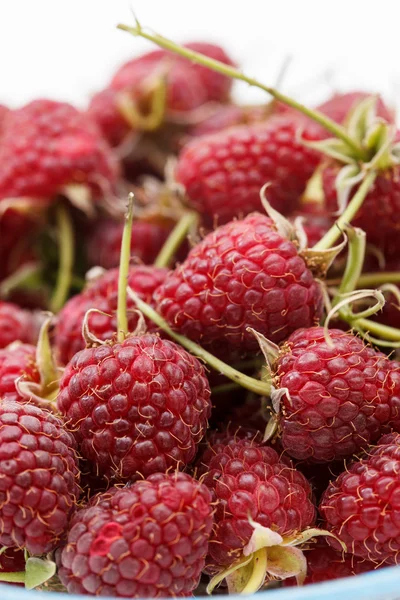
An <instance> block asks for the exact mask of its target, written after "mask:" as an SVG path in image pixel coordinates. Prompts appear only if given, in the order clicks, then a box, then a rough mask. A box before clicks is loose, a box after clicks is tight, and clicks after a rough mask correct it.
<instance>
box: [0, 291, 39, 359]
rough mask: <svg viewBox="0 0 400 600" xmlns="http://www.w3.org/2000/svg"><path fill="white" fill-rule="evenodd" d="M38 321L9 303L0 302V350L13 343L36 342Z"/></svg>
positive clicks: (31, 314) (32, 315)
mask: <svg viewBox="0 0 400 600" xmlns="http://www.w3.org/2000/svg"><path fill="white" fill-rule="evenodd" d="M37 334H38V320H37V319H36V318H35V315H34V314H33V313H31V312H29V311H27V310H23V309H22V308H20V307H19V306H17V305H16V304H12V303H11V302H0V348H5V347H6V346H8V344H11V343H12V342H15V341H20V342H25V343H27V344H29V343H32V342H34V341H36V338H37Z"/></svg>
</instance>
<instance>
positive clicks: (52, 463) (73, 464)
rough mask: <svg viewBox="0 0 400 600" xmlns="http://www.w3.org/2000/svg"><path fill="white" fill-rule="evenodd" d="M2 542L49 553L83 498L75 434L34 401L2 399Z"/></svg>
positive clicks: (0, 444) (0, 407) (0, 520)
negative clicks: (36, 405)
mask: <svg viewBox="0 0 400 600" xmlns="http://www.w3.org/2000/svg"><path fill="white" fill-rule="evenodd" d="M0 480H1V490H0V507H1V508H0V543H1V544H2V545H4V546H8V547H11V548H25V549H26V550H27V551H28V552H29V553H31V554H44V553H45V552H50V551H51V550H53V549H54V548H55V547H56V546H57V545H58V543H59V541H60V539H61V537H62V536H63V534H64V532H65V530H66V527H67V525H68V520H69V517H70V515H71V512H72V511H73V509H74V507H75V505H76V502H77V499H78V497H79V492H80V490H79V486H78V482H79V472H78V466H77V457H76V454H75V441H74V438H73V436H72V435H71V434H70V433H68V432H67V431H65V430H64V425H63V423H62V421H61V420H60V419H58V418H57V417H55V416H54V415H52V414H50V413H48V412H47V411H44V410H42V409H40V408H37V407H35V406H31V405H28V404H19V403H17V402H8V401H3V402H1V403H0Z"/></svg>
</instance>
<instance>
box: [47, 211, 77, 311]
mask: <svg viewBox="0 0 400 600" xmlns="http://www.w3.org/2000/svg"><path fill="white" fill-rule="evenodd" d="M56 221H57V229H58V257H59V258H58V272H57V281H56V285H55V288H54V290H53V294H52V297H51V300H50V310H51V312H52V313H57V312H58V311H59V310H61V308H62V307H63V306H64V304H65V302H66V300H67V298H68V294H69V290H70V287H71V282H72V271H73V267H74V255H75V245H74V230H73V227H72V220H71V216H70V213H69V211H68V208H67V207H66V206H65V204H62V203H60V204H59V205H58V206H57V209H56Z"/></svg>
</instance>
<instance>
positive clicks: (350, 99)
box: [317, 92, 394, 123]
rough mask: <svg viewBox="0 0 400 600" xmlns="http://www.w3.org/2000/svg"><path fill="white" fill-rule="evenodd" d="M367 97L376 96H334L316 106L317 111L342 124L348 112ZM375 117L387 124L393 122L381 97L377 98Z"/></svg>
mask: <svg viewBox="0 0 400 600" xmlns="http://www.w3.org/2000/svg"><path fill="white" fill-rule="evenodd" d="M369 96H376V94H371V93H370V92H346V93H344V94H334V95H333V96H332V97H331V98H329V100H326V102H324V103H323V104H320V105H319V106H317V110H319V111H320V112H322V113H324V115H326V116H327V117H329V118H330V119H332V120H333V121H336V122H337V123H344V122H345V121H346V117H348V116H349V114H350V112H351V111H352V110H353V109H354V108H355V107H356V106H357V104H359V103H360V102H362V101H363V100H365V99H366V98H368V97H369ZM377 98H378V101H377V106H376V110H377V116H378V117H381V118H382V119H385V121H388V122H389V123H393V122H394V113H393V111H392V110H390V109H389V108H388V107H387V106H386V105H385V103H384V102H383V100H382V98H381V96H378V97H377Z"/></svg>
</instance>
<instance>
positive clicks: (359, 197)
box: [313, 171, 377, 250]
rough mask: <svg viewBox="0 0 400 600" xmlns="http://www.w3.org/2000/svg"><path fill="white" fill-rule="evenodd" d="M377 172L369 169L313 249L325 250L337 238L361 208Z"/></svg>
mask: <svg viewBox="0 0 400 600" xmlns="http://www.w3.org/2000/svg"><path fill="white" fill-rule="evenodd" d="M376 176H377V173H376V171H369V172H368V173H367V175H366V176H365V178H364V179H363V181H362V183H361V185H360V187H359V188H358V190H357V191H356V193H355V194H354V196H353V198H352V199H351V201H350V202H349V204H348V206H347V208H346V210H345V211H343V213H342V214H341V215H340V217H339V218H338V220H337V221H336V222H335V223H334V225H332V227H331V228H330V229H329V231H327V233H326V234H325V235H324V237H323V238H321V239H320V240H319V242H317V243H316V244H315V246H314V247H313V250H327V249H328V248H330V247H331V246H333V244H334V243H335V242H336V241H337V240H338V238H339V237H340V235H341V231H342V230H343V229H344V228H345V226H346V225H347V224H349V223H351V221H352V220H353V219H354V217H355V215H356V214H357V212H358V210H359V209H360V208H361V206H362V203H363V202H364V200H365V197H366V195H367V194H368V192H369V191H370V189H371V187H372V185H373V183H374V181H375V179H376Z"/></svg>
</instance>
